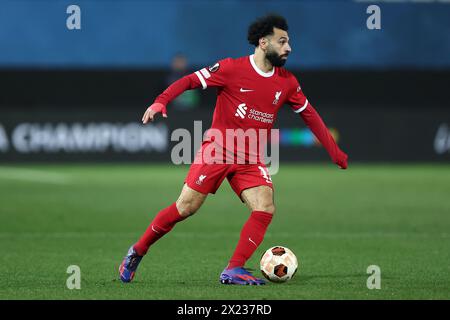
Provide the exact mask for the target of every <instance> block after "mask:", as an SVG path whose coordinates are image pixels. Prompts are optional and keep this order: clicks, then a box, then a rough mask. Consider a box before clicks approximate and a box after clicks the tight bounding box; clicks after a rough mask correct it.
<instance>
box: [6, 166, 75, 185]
mask: <svg viewBox="0 0 450 320" xmlns="http://www.w3.org/2000/svg"><path fill="white" fill-rule="evenodd" d="M1 179H9V180H21V181H28V182H38V183H51V184H59V185H66V184H69V183H70V182H71V179H70V178H69V176H67V175H65V174H61V173H55V172H49V171H44V170H33V169H24V168H14V167H0V180H1Z"/></svg>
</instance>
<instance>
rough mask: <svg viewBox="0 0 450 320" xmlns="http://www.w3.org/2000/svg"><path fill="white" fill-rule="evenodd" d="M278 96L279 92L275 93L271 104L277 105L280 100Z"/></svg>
mask: <svg viewBox="0 0 450 320" xmlns="http://www.w3.org/2000/svg"><path fill="white" fill-rule="evenodd" d="M280 96H281V91H277V92H275V100H273V102H272V104H277V103H278V101H279V100H280Z"/></svg>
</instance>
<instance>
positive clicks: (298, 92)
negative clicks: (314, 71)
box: [287, 75, 309, 113]
mask: <svg viewBox="0 0 450 320" xmlns="http://www.w3.org/2000/svg"><path fill="white" fill-rule="evenodd" d="M291 77H292V79H291V83H292V84H291V85H292V87H291V90H290V91H289V92H290V95H289V97H288V99H287V103H288V104H289V105H290V106H291V108H292V110H293V111H294V112H295V113H300V112H302V111H303V110H305V109H306V107H307V106H308V104H309V102H308V99H307V98H306V96H305V95H304V93H303V91H302V88H301V87H300V84H299V83H298V80H297V78H296V77H295V76H294V75H291Z"/></svg>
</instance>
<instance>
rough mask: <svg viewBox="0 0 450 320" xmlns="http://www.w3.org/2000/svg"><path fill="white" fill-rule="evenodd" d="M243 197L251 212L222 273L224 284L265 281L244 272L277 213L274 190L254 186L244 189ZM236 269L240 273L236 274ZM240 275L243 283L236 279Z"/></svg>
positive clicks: (259, 282) (262, 282) (261, 282)
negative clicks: (245, 266)
mask: <svg viewBox="0 0 450 320" xmlns="http://www.w3.org/2000/svg"><path fill="white" fill-rule="evenodd" d="M241 198H242V200H243V201H244V202H245V204H246V205H247V206H248V208H249V209H250V211H251V214H250V217H249V219H248V220H247V222H246V223H245V224H244V227H243V228H242V231H241V235H240V238H239V242H238V244H237V246H236V249H235V251H234V253H233V256H232V257H231V259H230V261H229V263H228V266H227V267H226V269H225V270H224V272H223V273H222V275H221V282H222V283H224V284H229V283H234V284H264V281H262V280H261V279H256V278H254V277H253V276H252V275H251V274H250V273H246V274H242V273H243V272H245V271H244V270H245V269H243V267H244V265H245V263H246V262H247V260H248V259H249V258H250V257H251V256H252V255H253V253H254V252H255V250H256V249H257V248H258V247H259V245H260V244H261V242H262V241H263V239H264V235H265V233H266V230H267V227H268V226H269V224H270V222H271V221H272V216H273V214H274V213H275V205H274V203H273V190H272V188H270V187H268V186H258V187H253V188H249V189H245V190H244V191H242V193H241ZM234 271H236V273H238V274H237V275H234V274H233V272H234ZM240 276H242V283H240V281H239V280H238V281H236V277H240ZM249 279H250V280H249Z"/></svg>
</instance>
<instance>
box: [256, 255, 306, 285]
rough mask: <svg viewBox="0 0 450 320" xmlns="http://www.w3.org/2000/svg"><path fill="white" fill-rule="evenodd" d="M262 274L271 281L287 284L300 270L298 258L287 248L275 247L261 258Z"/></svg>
mask: <svg viewBox="0 0 450 320" xmlns="http://www.w3.org/2000/svg"><path fill="white" fill-rule="evenodd" d="M260 268H261V272H262V274H263V275H264V277H266V278H267V279H268V280H269V281H272V282H286V281H288V280H290V279H292V277H293V276H294V275H295V273H296V272H297V268H298V262H297V257H296V256H295V254H294V253H293V252H292V251H291V250H289V249H288V248H286V247H283V246H275V247H272V248H270V249H268V250H267V251H266V252H264V254H263V255H262V257H261V262H260Z"/></svg>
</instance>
